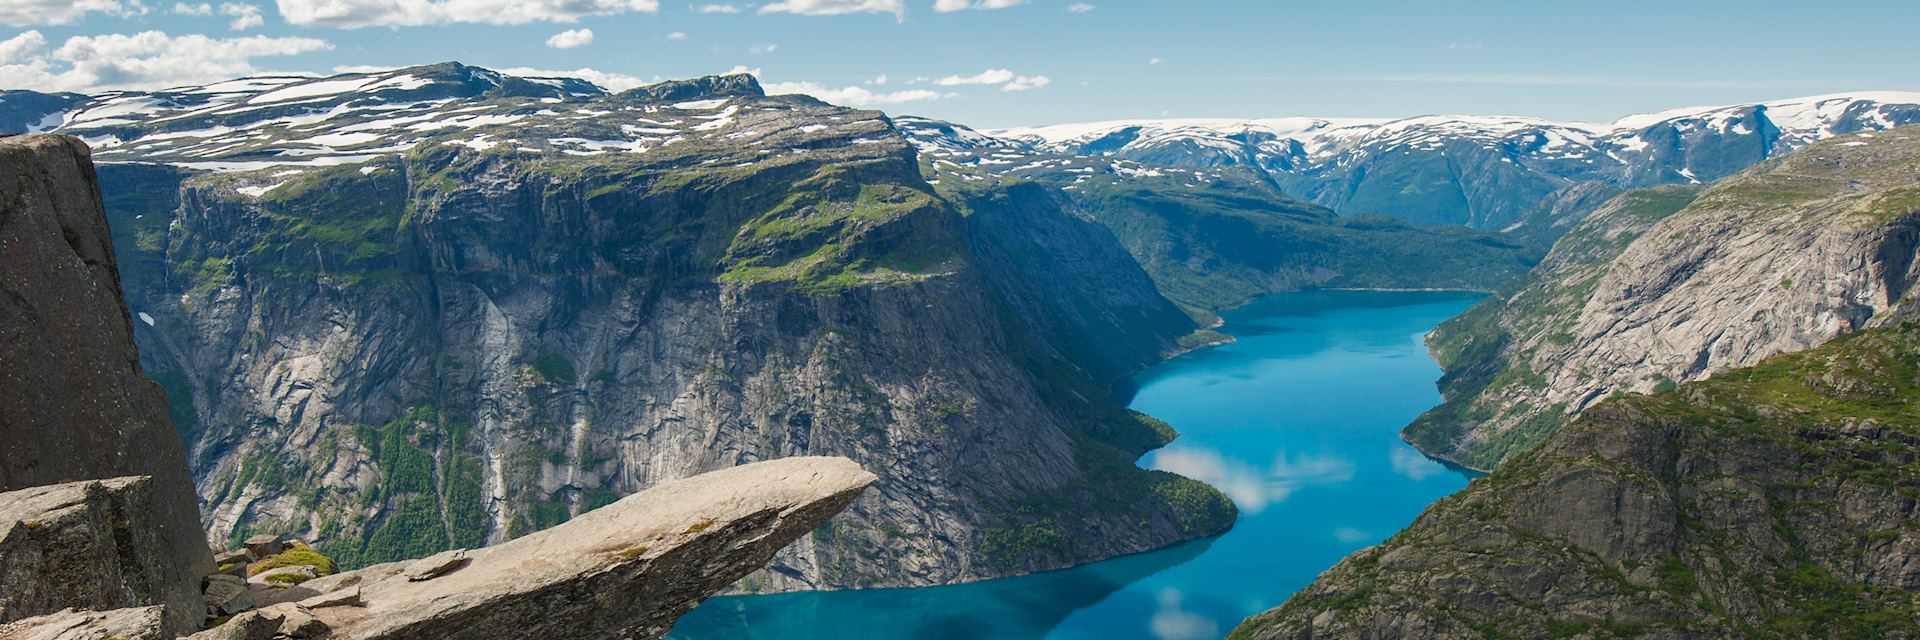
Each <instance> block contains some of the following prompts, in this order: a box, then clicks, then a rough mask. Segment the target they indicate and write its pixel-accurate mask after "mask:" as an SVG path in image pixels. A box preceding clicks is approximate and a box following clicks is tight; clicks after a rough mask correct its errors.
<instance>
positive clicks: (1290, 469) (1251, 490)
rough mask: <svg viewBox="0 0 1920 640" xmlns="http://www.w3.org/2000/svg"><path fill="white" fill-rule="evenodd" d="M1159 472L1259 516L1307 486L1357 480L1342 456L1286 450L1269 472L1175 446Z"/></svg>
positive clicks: (1159, 462) (1160, 460) (1158, 458)
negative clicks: (1209, 489) (1197, 484)
mask: <svg viewBox="0 0 1920 640" xmlns="http://www.w3.org/2000/svg"><path fill="white" fill-rule="evenodd" d="M1153 468H1155V469H1158V470H1161V471H1167V472H1171V473H1177V474H1180V475H1183V476H1186V477H1189V478H1193V479H1195V480H1199V481H1201V482H1205V483H1207V484H1210V485H1213V486H1214V488H1217V489H1219V490H1220V491H1221V493H1225V494H1227V497H1228V498H1231V499H1233V503H1234V504H1235V505H1238V506H1239V507H1240V510H1241V511H1243V512H1246V513H1248V514H1256V513H1260V512H1261V511H1263V510H1265V509H1266V508H1267V506H1268V505H1271V504H1274V503H1278V502H1282V501H1285V500H1286V499H1287V497H1288V496H1291V495H1293V492H1294V491H1295V490H1298V489H1299V488H1301V487H1305V486H1330V485H1337V484H1341V483H1344V482H1347V481H1349V480H1352V479H1353V472H1354V464H1353V461H1352V460H1349V459H1347V458H1344V457H1340V456H1327V455H1314V454H1302V455H1298V456H1294V455H1289V454H1288V453H1287V452H1286V451H1280V452H1278V453H1276V454H1274V458H1273V463H1272V464H1271V465H1269V466H1267V467H1266V468H1261V467H1260V466H1259V465H1256V464H1250V463H1247V462H1244V461H1241V460H1235V459H1232V458H1228V457H1226V456H1223V455H1221V454H1220V452H1218V451H1214V450H1212V449H1203V448H1198V447H1174V448H1168V449H1164V450H1161V451H1159V452H1156V453H1155V454H1154V457H1153Z"/></svg>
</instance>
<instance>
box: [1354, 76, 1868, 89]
mask: <svg viewBox="0 0 1920 640" xmlns="http://www.w3.org/2000/svg"><path fill="white" fill-rule="evenodd" d="M1317 79H1320V80H1334V81H1341V82H1397V83H1422V84H1484V85H1517V86H1541V87H1615V88H1658V89H1667V88H1708V89H1776V88H1786V87H1810V86H1851V85H1846V84H1845V83H1838V82H1832V81H1816V82H1806V81H1795V80H1780V79H1772V80H1746V79H1727V78H1714V79H1702V78H1665V77H1656V76H1625V75H1593V74H1575V73H1565V74H1562V73H1378V74H1364V73H1363V74H1346V75H1329V76H1318V77H1317Z"/></svg>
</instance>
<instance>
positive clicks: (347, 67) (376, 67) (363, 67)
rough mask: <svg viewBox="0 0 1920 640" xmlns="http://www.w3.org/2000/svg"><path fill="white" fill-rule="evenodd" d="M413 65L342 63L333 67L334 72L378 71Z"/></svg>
mask: <svg viewBox="0 0 1920 640" xmlns="http://www.w3.org/2000/svg"><path fill="white" fill-rule="evenodd" d="M410 66H413V65H400V66H388V65H384V64H343V65H340V66H337V67H334V68H333V72H334V73H380V72H382V71H392V70H394V69H405V68H407V67H410Z"/></svg>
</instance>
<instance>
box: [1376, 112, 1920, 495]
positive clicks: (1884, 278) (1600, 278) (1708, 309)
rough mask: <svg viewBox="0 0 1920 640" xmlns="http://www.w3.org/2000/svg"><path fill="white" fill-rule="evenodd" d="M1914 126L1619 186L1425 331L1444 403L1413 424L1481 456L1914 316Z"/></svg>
mask: <svg viewBox="0 0 1920 640" xmlns="http://www.w3.org/2000/svg"><path fill="white" fill-rule="evenodd" d="M1917 176H1920V128H1915V127H1908V128H1901V129H1894V130H1890V131H1886V132H1879V133H1861V134H1855V135H1850V136H1843V137H1839V138H1834V139H1831V140H1827V141H1823V142H1818V143H1814V144H1812V145H1810V146H1809V147H1807V148H1806V149H1804V150H1802V151H1800V152H1798V153H1795V154H1793V155H1789V156H1786V157H1784V158H1780V159H1775V160H1771V161H1768V162H1766V163H1764V164H1761V165H1760V166H1757V167H1755V168H1753V169H1752V170H1750V171H1747V172H1745V173H1742V174H1740V175H1736V176H1733V177H1730V178H1727V179H1725V180H1722V181H1720V182H1717V183H1714V184H1713V185H1711V186H1709V187H1706V188H1705V189H1704V190H1700V189H1698V188H1691V187H1665V188H1660V189H1653V190H1646V191H1636V192H1629V193H1627V194H1625V195H1622V196H1620V197H1619V198H1616V199H1614V200H1613V201H1612V202H1611V203H1610V204H1608V205H1605V206H1603V207H1602V208H1601V209H1600V210H1599V211H1597V212H1596V213H1595V214H1594V215H1593V216H1592V217H1590V218H1589V219H1587V220H1586V221H1585V222H1582V223H1581V224H1580V225H1579V226H1578V227H1576V228H1575V229H1574V230H1573V231H1572V232H1571V233H1569V234H1568V235H1567V237H1565V238H1563V239H1562V240H1561V241H1560V243H1559V244H1558V245H1556V246H1555V248H1554V251H1553V253H1552V254H1551V255H1549V256H1548V258H1547V260H1546V261H1545V262H1543V263H1542V264H1541V265H1540V266H1539V267H1538V268H1536V269H1535V270H1534V271H1533V273H1531V274H1530V275H1529V276H1527V277H1526V278H1524V279H1522V280H1521V281H1519V282H1517V283H1515V284H1514V285H1512V286H1510V287H1509V288H1508V289H1507V290H1506V291H1504V292H1503V293H1502V294H1500V295H1497V296H1495V297H1493V298H1491V299H1489V300H1488V301H1487V302H1485V303H1483V304H1481V305H1479V306H1476V307H1475V308H1473V309H1471V310H1469V311H1468V312H1467V313H1464V314H1462V315H1461V316H1460V317H1458V318H1455V319H1453V320H1450V321H1448V322H1447V323H1445V324H1443V325H1441V326H1440V328H1438V329H1437V330H1435V331H1434V333H1433V334H1432V336H1430V338H1429V341H1428V342H1429V345H1430V346H1431V347H1432V348H1433V352H1434V355H1435V357H1436V358H1437V359H1438V360H1439V361H1440V363H1441V365H1442V366H1443V367H1444V368H1445V369H1446V371H1447V374H1446V377H1445V378H1443V379H1442V380H1441V390H1442V391H1443V395H1444V396H1445V397H1446V402H1445V403H1444V404H1442V405H1441V406H1440V407H1437V408H1435V409H1434V410H1432V411H1430V412H1428V413H1427V414H1426V415H1424V416H1422V417H1421V418H1420V420H1419V421H1417V422H1416V423H1414V424H1413V425H1412V426H1410V427H1409V428H1408V429H1407V432H1406V436H1407V439H1408V440H1409V441H1411V442H1413V443H1414V444H1415V445H1417V446H1419V447H1420V448H1421V449H1422V450H1425V451H1427V452H1429V453H1430V454H1433V455H1436V456H1439V457H1444V458H1449V459H1452V460H1455V461H1457V462H1460V463H1462V464H1466V465H1469V466H1474V467H1478V468H1483V469H1484V468H1490V467H1492V466H1493V465H1495V464H1497V463H1499V462H1500V461H1501V460H1502V459H1505V458H1507V457H1509V456H1512V455H1514V454H1515V453H1518V452H1520V451H1523V450H1525V449H1526V448H1527V447H1529V446H1532V445H1534V444H1537V443H1539V442H1540V441H1542V440H1544V439H1545V438H1546V436H1548V435H1550V434H1551V433H1552V432H1553V431H1554V430H1555V429H1558V428H1559V427H1560V426H1561V425H1564V424H1566V423H1567V421H1568V420H1570V419H1571V418H1572V417H1573V416H1575V415H1578V414H1579V413H1580V412H1581V411H1583V410H1585V409H1586V408H1587V407H1590V406H1593V405H1594V404H1595V403H1596V402H1599V401H1600V400H1602V399H1604V398H1606V397H1609V396H1612V395H1616V394H1619V393H1624V392H1629V391H1638V392H1647V391H1653V390H1656V389H1663V388H1666V387H1670V386H1672V385H1673V384H1675V383H1677V382H1684V381H1688V380H1698V379H1701V378H1705V377H1708V376H1711V375H1714V374H1716V373H1718V372H1720V371H1725V370H1728V369H1731V368H1735V367H1742V366H1748V365H1752V364H1754V363H1756V362H1759V361H1760V360H1761V359H1763V358H1766V357H1768V356H1772V355H1775V354H1779V353H1784V352H1790V351H1797V350H1801V349H1806V348H1809V347H1812V346H1815V345H1818V344H1821V343H1823V342H1825V341H1827V340H1829V339H1831V338H1833V337H1835V336H1838V335H1842V334H1845V333H1848V332H1852V331H1858V330H1861V329H1865V328H1871V327H1880V326H1890V325H1894V324H1898V323H1900V322H1902V321H1904V320H1905V319H1908V318H1912V317H1913V315H1914V313H1915V308H1914V307H1913V305H1912V304H1911V302H1910V300H1911V296H1910V293H1911V291H1912V289H1913V285H1914V283H1915V282H1916V280H1920V260H1916V257H1920V177H1917Z"/></svg>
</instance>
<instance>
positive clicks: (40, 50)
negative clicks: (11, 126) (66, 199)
mask: <svg viewBox="0 0 1920 640" xmlns="http://www.w3.org/2000/svg"><path fill="white" fill-rule="evenodd" d="M45 47H46V40H45V38H43V37H42V36H41V35H40V32H38V31H28V32H25V33H22V34H20V35H18V36H14V37H13V38H12V39H9V40H7V41H5V42H0V86H7V87H32V88H34V89H37V90H41V91H80V92H93V91H104V90H111V89H156V88H164V87H173V86H181V85H192V84H205V83H209V82H217V81H220V80H226V79H230V78H234V77H238V76H246V75H255V74H258V73H260V69H257V68H255V67H254V66H253V64H252V60H253V59H254V58H262V57H269V56H286V55H295V54H300V53H306V52H309V51H320V50H323V49H330V48H332V47H333V45H331V44H328V43H327V42H326V41H324V40H316V39H313V38H270V37H266V36H250V37H245V38H210V37H207V36H204V35H200V34H189V35H183V36H179V37H174V36H169V35H167V34H166V33H164V32H161V31H146V32H141V33H134V34H102V35H96V36H75V37H72V38H68V39H67V41H66V42H65V43H63V44H61V45H60V47H59V48H57V49H54V50H52V51H46V50H45Z"/></svg>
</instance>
